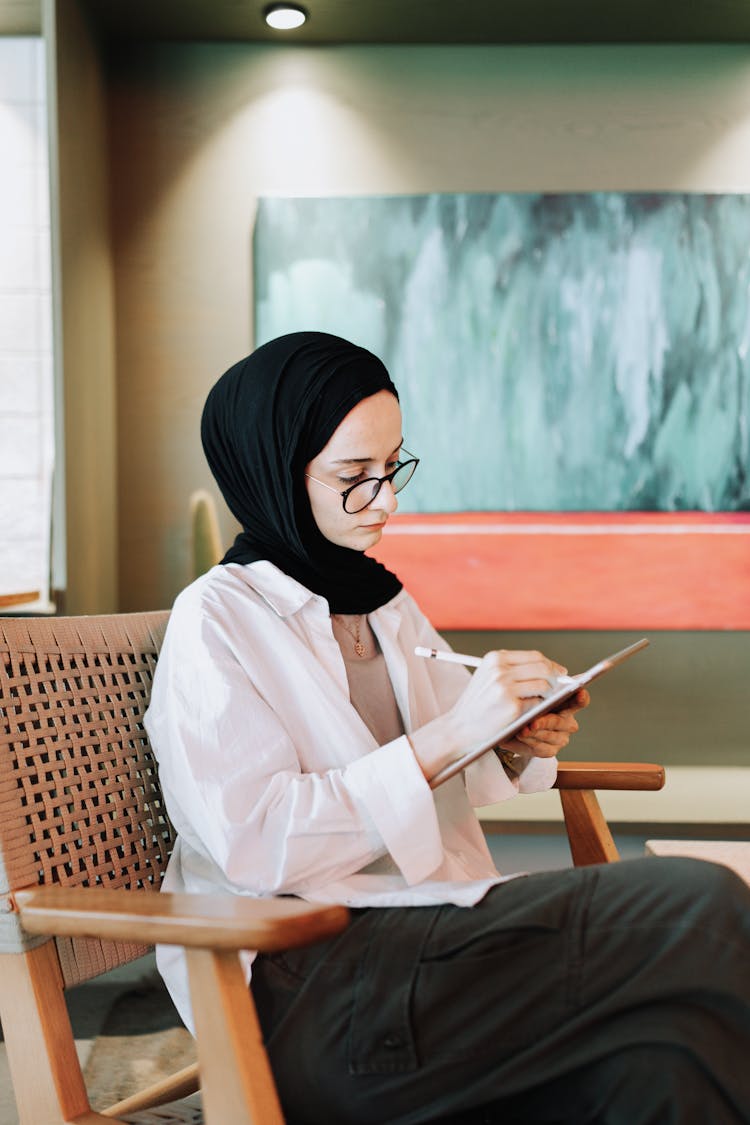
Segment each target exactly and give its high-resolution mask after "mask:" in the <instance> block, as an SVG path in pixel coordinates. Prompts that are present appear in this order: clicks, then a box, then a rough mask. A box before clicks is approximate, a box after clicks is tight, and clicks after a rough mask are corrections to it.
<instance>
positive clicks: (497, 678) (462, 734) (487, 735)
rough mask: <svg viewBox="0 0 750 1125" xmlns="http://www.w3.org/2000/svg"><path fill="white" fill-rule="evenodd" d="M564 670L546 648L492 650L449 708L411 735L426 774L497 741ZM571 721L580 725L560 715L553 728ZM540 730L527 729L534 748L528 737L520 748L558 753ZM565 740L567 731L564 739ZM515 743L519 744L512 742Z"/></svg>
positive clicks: (551, 685)
mask: <svg viewBox="0 0 750 1125" xmlns="http://www.w3.org/2000/svg"><path fill="white" fill-rule="evenodd" d="M561 675H565V668H563V666H562V665H561V664H557V663H555V661H554V660H548V659H547V657H546V656H543V655H542V653H541V652H534V651H531V652H524V651H506V650H500V651H495V652H488V653H487V655H486V656H485V657H484V659H483V660H482V663H481V664H480V665H479V667H478V668H477V670H476V672H475V673H474V674H473V676H472V677H471V679H470V680H469V683H468V684H467V685H466V687H465V688H464V690H463V692H462V693H461V695H460V696H459V698H458V699H457V701H456V702H455V703H454V705H453V707H452V708H451V709H450V711H448V712H447V713H446V714H445V715H441V716H440V717H439V718H437V719H433V721H432V722H431V723H428V724H427V725H426V726H424V727H421V728H420V729H419V730H417V731H414V732H413V733H412V735H411V736H410V738H411V743H412V746H413V748H414V753H415V755H416V758H417V761H418V762H419V764H420V766H421V767H422V771H423V772H424V774H425V777H427V778H428V779H429V778H431V777H433V776H434V774H436V773H438V772H439V771H440V770H441V769H443V767H444V766H446V765H448V764H449V763H450V762H452V761H455V759H456V758H458V757H460V756H461V755H462V754H464V753H466V752H467V751H469V750H471V749H472V748H473V747H475V746H480V745H482V744H488V743H492V741H493V739H495V738H497V736H498V735H499V733H500V731H501V730H503V728H504V727H506V726H507V725H508V723H510V722H512V721H513V719H515V718H517V717H518V716H519V715H520V714H522V712H523V711H524V710H525V709H526V708H528V707H529V706H530V705H531V704H532V703H533V702H534V701H535V700H537V699H539V698H540V697H541V696H544V695H548V694H549V692H550V690H551V688H552V687H553V686H554V684H555V681H556V678H557V677H558V676H561ZM582 705H583V704H581V706H582ZM571 710H573V708H571ZM571 723H572V724H575V719H573V718H572V716H567V717H565V718H562V717H561V716H556V718H555V720H554V721H553V722H552V724H550V727H551V729H552V730H555V729H556V728H559V727H560V725H562V728H563V729H564V728H565V727H566V726H567V725H568V724H571ZM550 727H545V728H541V729H544V730H549V729H550ZM541 729H540V730H537V731H533V732H532V731H529V732H528V737H531V738H532V739H533V742H534V747H533V748H532V747H531V746H530V745H529V744H528V743H526V742H525V743H524V744H523V747H522V751H521V752H523V753H524V754H527V755H528V754H529V752H531V753H533V754H537V755H540V756H547V757H550V756H552V755H554V754H555V753H556V750H555V749H554V741H555V740H554V739H553V740H552V741H550V740H549V735H544V736H542V735H541ZM560 733H561V732H560V731H558V735H557V737H559V736H560ZM566 741H567V732H565V734H564V741H563V744H564V742H566ZM514 742H515V740H514ZM510 748H511V749H514V748H515V747H514V746H513V745H512V744H511V746H510ZM518 749H519V750H521V747H519V748H518Z"/></svg>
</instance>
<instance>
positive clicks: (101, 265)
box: [43, 0, 118, 614]
mask: <svg viewBox="0 0 750 1125" xmlns="http://www.w3.org/2000/svg"><path fill="white" fill-rule="evenodd" d="M43 15H44V35H45V39H46V42H47V53H48V91H49V93H48V100H49V120H50V142H51V143H50V173H51V183H52V192H51V198H52V207H51V226H52V259H53V293H54V294H55V301H54V313H53V321H54V325H53V338H54V353H55V368H56V377H57V385H58V390H59V418H58V422H59V425H58V430H59V432H58V438H57V441H58V446H57V450H56V469H55V471H56V474H57V479H56V487H57V489H58V494H59V495H60V494H62V493H63V492H64V501H62V502H61V504H60V508H61V511H60V515H61V516H63V509H64V517H63V518H64V533H63V538H64V543H65V552H64V554H65V558H64V560H60V561H59V562H57V569H58V570H59V572H60V573H59V574H58V581H59V584H60V585H61V586H62V587H63V588H64V590H65V601H64V609H65V611H66V612H68V613H75V614H79V613H107V612H113V611H114V610H116V609H117V597H118V590H117V587H118V576H117V559H118V549H117V483H116V442H117V435H116V419H115V357H114V305H113V275H112V261H111V252H110V240H109V239H110V235H109V196H108V160H107V129H106V105H107V98H106V81H105V78H104V75H103V72H102V68H101V65H100V59H99V53H98V49H97V46H96V43H95V41H94V39H93V37H92V35H91V34H90V32H89V29H88V27H87V25H86V22H85V20H84V19H83V18H82V16H81V15H80V13H79V11H78V6H77V5H76V4H74V3H70V2H69V0H45V2H44V12H43ZM59 530H61V531H62V526H60V527H59ZM58 547H59V544H55V549H56V550H57V549H58Z"/></svg>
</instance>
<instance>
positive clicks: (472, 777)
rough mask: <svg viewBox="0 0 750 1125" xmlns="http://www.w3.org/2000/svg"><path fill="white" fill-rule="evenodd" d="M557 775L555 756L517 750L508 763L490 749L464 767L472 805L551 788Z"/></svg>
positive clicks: (503, 799) (488, 803) (504, 799)
mask: <svg viewBox="0 0 750 1125" xmlns="http://www.w3.org/2000/svg"><path fill="white" fill-rule="evenodd" d="M556 777H557V758H536V757H534V755H533V754H517V755H516V756H515V758H514V759H513V761H512V763H510V764H509V765H508V766H505V765H503V763H502V762H501V761H500V759H499V758H498V756H497V754H495V753H493V751H491V750H490V751H488V753H486V754H483V755H482V757H481V758H477V760H476V762H473V763H472V764H471V765H470V766H469V767H468V768H467V769H465V770H464V779H465V782H466V793H467V796H468V798H469V801H470V803H471V804H472V805H473V806H474V808H481V807H482V806H483V805H494V804H497V803H499V802H500V801H507V800H508V799H509V798H510V797H515V796H516V794H517V793H540V792H542V791H543V790H545V789H551V788H552V786H553V785H554V784H555V778H556Z"/></svg>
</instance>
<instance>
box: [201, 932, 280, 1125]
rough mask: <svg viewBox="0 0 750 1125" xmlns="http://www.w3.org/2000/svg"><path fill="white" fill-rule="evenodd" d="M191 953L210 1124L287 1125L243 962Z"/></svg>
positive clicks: (203, 1092)
mask: <svg viewBox="0 0 750 1125" xmlns="http://www.w3.org/2000/svg"><path fill="white" fill-rule="evenodd" d="M186 952H187V961H188V973H189V976H190V995H191V997H192V1002H193V1015H194V1018H195V1029H196V1036H197V1040H198V1065H199V1068H200V1074H201V1096H202V1100H203V1112H204V1114H205V1118H206V1123H207V1125H283V1122H284V1118H283V1116H282V1112H281V1106H280V1104H279V1099H278V1095H277V1093H276V1086H275V1083H274V1080H273V1074H272V1073H271V1066H270V1064H269V1062H268V1056H267V1054H266V1049H265V1046H264V1044H263V1037H262V1034H261V1030H260V1024H259V1023H258V1016H257V1014H256V1011H255V1004H254V1002H253V998H252V993H251V992H250V989H249V988H248V985H247V982H246V981H245V976H244V973H243V971H242V966H241V964H240V960H239V957H238V956H237V954H236V953H235V952H234V951H232V952H227V953H225V952H214V951H211V950H204V949H188V950H187V951H186Z"/></svg>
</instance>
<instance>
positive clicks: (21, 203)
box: [0, 37, 54, 608]
mask: <svg viewBox="0 0 750 1125" xmlns="http://www.w3.org/2000/svg"><path fill="white" fill-rule="evenodd" d="M0 168H2V170H3V171H2V175H0V605H2V602H3V600H8V599H10V598H11V597H13V596H17V595H23V594H27V593H28V594H33V595H34V601H35V603H36V606H35V608H46V607H47V606H48V603H49V588H50V527H51V504H52V495H51V493H52V471H53V461H54V428H53V427H54V412H53V375H52V329H51V323H52V296H51V267H50V259H51V252H50V207H49V174H48V155H47V109H46V92H45V59H44V44H43V42H42V40H41V39H36V38H15V37H8V38H2V37H0Z"/></svg>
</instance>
